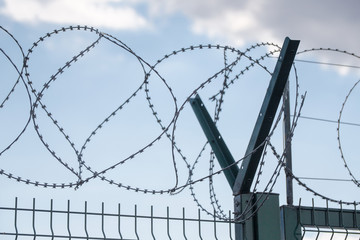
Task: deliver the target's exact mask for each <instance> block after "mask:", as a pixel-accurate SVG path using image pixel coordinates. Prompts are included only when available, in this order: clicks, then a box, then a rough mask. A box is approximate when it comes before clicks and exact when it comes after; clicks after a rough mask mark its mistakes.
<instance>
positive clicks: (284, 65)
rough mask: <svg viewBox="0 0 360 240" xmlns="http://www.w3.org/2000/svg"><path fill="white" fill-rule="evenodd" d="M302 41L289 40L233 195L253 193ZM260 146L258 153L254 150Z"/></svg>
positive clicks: (263, 106) (281, 53)
mask: <svg viewBox="0 0 360 240" xmlns="http://www.w3.org/2000/svg"><path fill="white" fill-rule="evenodd" d="M299 43H300V41H298V40H291V39H290V38H288V37H287V38H285V41H284V44H283V47H282V49H281V52H280V56H279V59H278V61H277V64H276V66H275V70H274V73H273V75H272V78H271V80H270V83H269V87H268V89H267V92H266V95H265V98H264V101H263V104H262V106H261V109H260V113H259V116H258V119H257V121H256V124H255V127H254V130H253V133H252V136H251V138H250V141H249V145H248V148H247V150H246V153H245V156H246V157H245V159H244V160H243V162H242V165H241V167H240V170H239V174H238V175H237V177H236V181H235V184H234V187H233V194H234V195H238V194H244V193H249V192H250V188H251V184H252V182H253V179H254V176H255V173H256V170H257V167H258V165H259V161H260V158H261V155H262V152H263V150H264V146H261V147H259V146H260V145H261V144H262V143H263V142H264V141H265V139H266V137H267V136H268V134H269V132H270V129H271V125H272V123H273V120H274V116H275V114H276V111H277V108H278V105H279V102H280V99H281V96H282V94H283V92H284V88H285V85H286V82H287V79H288V76H289V73H290V70H291V66H292V64H293V61H294V58H295V55H296V51H297V48H298V46H299ZM257 147H259V148H258V149H257V150H256V151H255V152H254V150H255V149H256V148H257Z"/></svg>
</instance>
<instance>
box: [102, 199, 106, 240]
mask: <svg viewBox="0 0 360 240" xmlns="http://www.w3.org/2000/svg"><path fill="white" fill-rule="evenodd" d="M104 208H105V206H104V203H101V231H102V234H103V237H104V239H106V235H105V220H104Z"/></svg>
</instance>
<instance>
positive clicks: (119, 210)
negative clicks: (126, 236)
mask: <svg viewBox="0 0 360 240" xmlns="http://www.w3.org/2000/svg"><path fill="white" fill-rule="evenodd" d="M120 217H121V205H120V203H119V204H118V232H119V236H120V239H123V236H122V234H121V227H120V225H121V224H120Z"/></svg>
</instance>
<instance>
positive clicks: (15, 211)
mask: <svg viewBox="0 0 360 240" xmlns="http://www.w3.org/2000/svg"><path fill="white" fill-rule="evenodd" d="M17 208H18V198H15V210H14V214H15V215H14V225H15V234H16V237H15V240H17V239H18V234H19V231H18V227H17Z"/></svg>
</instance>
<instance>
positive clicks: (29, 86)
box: [0, 26, 360, 221]
mask: <svg viewBox="0 0 360 240" xmlns="http://www.w3.org/2000/svg"><path fill="white" fill-rule="evenodd" d="M0 28H1V30H2V31H3V32H5V33H6V34H7V35H9V36H10V38H11V39H12V40H13V41H14V42H15V43H16V45H17V47H18V48H19V50H20V52H21V54H22V56H23V60H24V61H23V65H22V66H21V67H18V66H17V65H16V64H15V63H14V62H13V60H12V59H11V58H10V57H9V56H8V55H7V53H6V52H5V51H4V50H3V49H1V48H0V51H1V54H2V55H3V56H5V58H6V59H7V61H9V62H10V63H11V65H12V66H13V68H14V69H15V70H16V72H17V73H18V77H17V80H16V81H15V83H14V85H13V87H12V88H11V90H10V92H9V93H8V94H7V96H6V97H5V99H4V100H2V101H1V105H0V109H2V108H4V107H5V106H6V103H7V101H8V100H9V98H10V97H11V95H12V94H13V93H14V92H15V89H16V87H17V86H18V85H19V83H20V82H22V83H23V84H24V86H25V90H26V91H27V95H28V98H29V117H28V120H27V121H26V123H25V125H24V127H23V129H22V130H21V131H20V133H19V134H18V135H17V136H16V137H15V138H14V140H13V141H11V143H10V144H9V145H8V146H6V147H5V148H4V149H3V150H1V152H0V157H1V156H3V154H4V152H6V151H8V150H9V149H10V148H11V147H12V146H13V145H14V143H15V142H17V141H18V140H19V139H20V138H21V136H22V135H23V134H24V133H25V131H26V130H27V129H28V127H29V124H30V122H32V123H33V127H34V129H35V131H36V134H37V135H38V137H39V139H40V141H41V142H42V144H43V146H44V147H45V148H46V149H47V151H48V152H49V153H50V154H51V155H52V156H53V158H54V159H56V160H57V161H58V162H59V163H60V164H61V165H62V166H64V168H66V169H67V170H68V171H69V172H71V173H72V174H73V175H74V176H76V178H77V181H76V182H71V183H68V184H66V183H53V184H49V183H46V182H40V181H37V180H30V179H24V178H22V177H21V176H15V175H14V174H12V173H9V172H7V171H5V170H3V169H1V170H0V174H1V175H5V176H7V177H8V178H10V179H13V180H16V181H18V182H21V183H25V184H31V185H35V186H42V187H52V188H72V187H74V188H75V189H77V188H79V187H81V186H82V185H84V184H85V183H88V182H90V181H91V180H93V179H95V178H99V179H101V180H103V181H105V182H108V183H109V184H112V185H114V186H117V187H119V188H124V189H127V190H132V191H135V192H142V193H150V194H164V193H167V194H177V193H179V192H181V191H182V190H183V189H185V188H187V187H189V189H190V191H191V195H192V196H193V199H194V201H195V202H196V203H197V205H198V206H199V207H200V208H201V209H202V210H203V211H204V212H206V213H207V214H210V215H213V214H214V215H215V216H216V217H217V218H221V219H229V216H226V214H224V211H223V210H222V209H221V206H220V204H219V201H218V199H217V196H216V194H215V192H216V191H215V188H214V185H213V176H215V175H217V174H220V173H222V172H223V171H224V170H226V169H227V168H230V167H231V166H232V165H231V166H228V167H227V168H224V169H220V170H217V171H215V169H214V167H215V164H214V158H215V157H214V154H213V153H212V152H210V156H209V174H208V175H206V176H203V177H201V178H197V179H193V173H194V171H195V168H196V165H197V163H198V162H199V160H200V158H201V156H203V155H204V152H205V151H206V148H207V147H208V143H205V144H204V145H203V148H202V149H201V150H200V152H199V154H198V157H197V158H196V159H195V161H194V163H193V164H192V165H191V164H190V163H189V162H188V160H187V158H186V156H185V155H184V154H183V152H182V151H181V149H180V147H179V146H178V145H177V144H176V141H175V136H176V126H177V122H178V119H179V116H180V115H181V113H182V111H183V110H184V108H185V105H186V104H188V101H189V99H190V98H192V97H194V96H195V95H196V94H197V93H198V91H200V90H201V89H203V88H206V87H207V86H208V85H209V84H210V83H211V82H213V81H219V80H217V79H219V78H220V77H222V78H223V80H222V81H223V84H222V88H221V89H220V90H219V91H218V93H217V94H215V95H213V96H212V97H211V98H210V100H211V101H215V110H214V121H215V123H217V122H218V121H219V120H220V116H221V110H222V105H223V104H224V101H225V97H224V95H225V92H226V91H227V90H228V89H229V88H230V87H231V85H233V84H234V83H236V82H237V81H238V80H239V79H240V78H241V77H242V76H243V75H245V74H246V73H247V71H249V70H250V69H252V68H253V67H255V66H256V67H260V68H261V69H263V70H264V71H266V72H267V73H269V75H271V74H272V73H271V72H270V71H269V70H268V69H267V68H266V66H265V65H263V64H262V61H264V60H265V59H267V58H269V57H271V56H274V54H276V53H278V52H279V51H280V50H281V48H280V47H279V46H278V45H276V44H273V43H268V42H267V43H258V44H255V45H252V46H251V47H249V48H247V49H246V50H245V51H240V50H238V49H235V48H232V47H229V46H222V45H213V44H207V45H201V44H200V45H196V46H190V47H187V48H181V49H179V50H176V51H173V52H171V53H169V54H167V55H165V56H164V57H163V58H161V59H159V60H157V61H156V63H155V64H154V65H151V64H150V63H148V62H147V61H145V60H144V59H143V58H142V57H141V56H139V55H138V54H136V53H135V52H134V51H133V50H132V49H131V48H130V47H129V46H127V45H126V44H125V43H123V42H122V41H121V40H119V39H117V38H116V37H114V36H112V35H110V34H108V33H104V32H101V31H99V30H98V29H96V28H93V27H87V26H69V27H62V28H60V29H57V30H54V31H52V32H49V33H46V34H45V35H44V36H42V37H40V38H39V39H38V40H37V41H35V42H34V43H33V45H32V46H31V47H30V49H29V50H28V52H27V54H25V53H24V51H23V49H22V46H21V45H20V44H19V42H18V41H17V39H16V38H15V37H14V36H13V35H12V34H11V33H10V32H9V31H7V30H6V29H5V28H3V27H1V26H0ZM68 31H87V32H90V33H93V34H95V35H96V36H97V38H96V40H95V41H93V42H92V43H91V44H89V45H88V46H87V47H86V48H84V49H83V50H81V51H80V52H79V53H78V54H76V55H74V56H73V57H72V58H71V59H70V60H69V61H67V62H66V63H65V64H64V65H62V66H61V67H60V68H59V69H58V70H57V71H56V72H55V73H54V74H53V75H51V77H50V79H48V81H47V82H46V83H45V84H44V85H43V87H42V88H41V89H36V87H35V86H34V84H33V81H32V78H31V75H30V70H29V66H30V63H31V56H32V53H33V52H34V51H36V49H37V47H38V46H40V45H41V44H43V43H44V42H45V41H46V40H48V39H49V38H51V37H52V36H54V35H59V34H62V33H64V32H68ZM100 41H108V42H110V43H112V44H114V45H115V46H117V47H120V48H122V49H123V50H125V51H127V52H128V53H130V54H131V55H133V56H134V57H135V58H136V59H137V61H138V63H139V64H140V66H141V68H142V72H143V74H144V80H143V81H142V83H141V84H140V85H139V86H138V88H137V89H136V90H135V91H134V92H133V93H132V94H130V96H128V97H127V99H126V100H125V101H124V102H122V103H121V104H120V105H119V106H118V107H117V108H116V109H115V110H114V111H113V112H112V113H111V114H109V115H108V116H107V117H106V118H105V119H104V120H103V121H102V122H100V123H99V124H98V126H97V127H96V128H95V129H94V130H93V131H92V132H91V134H90V135H89V136H88V137H87V138H86V140H85V142H84V143H83V145H82V146H81V147H80V150H78V148H77V147H76V146H75V143H74V142H73V141H72V139H71V137H70V135H69V134H68V133H67V132H66V131H65V129H64V128H63V127H62V125H61V124H60V123H59V122H58V120H56V118H55V116H54V115H53V114H52V113H51V111H50V110H48V109H47V107H46V105H45V104H44V103H43V101H42V99H43V97H44V96H45V95H46V91H47V90H48V89H49V88H50V87H51V86H52V84H54V82H56V81H57V79H58V78H59V77H60V75H61V74H63V73H64V72H66V71H68V69H70V67H71V66H72V64H74V63H75V62H77V61H80V60H81V59H82V58H83V57H84V56H85V55H86V54H87V53H89V52H90V51H91V50H92V49H94V48H95V47H96V46H97V45H98V44H99V43H100ZM260 47H272V48H275V50H271V51H270V50H269V52H267V53H266V54H264V55H262V56H260V57H258V58H253V57H252V56H251V51H253V50H255V49H257V48H260ZM209 49H215V50H221V51H223V56H224V66H223V67H222V68H221V69H220V70H218V71H215V73H214V74H213V75H212V76H210V77H208V79H207V80H205V81H204V82H202V83H201V84H200V85H199V86H198V87H196V88H195V89H194V90H193V91H192V93H191V94H190V95H189V96H187V97H186V99H185V101H184V102H182V103H178V101H177V98H176V96H175V94H174V92H173V90H172V88H171V87H170V85H169V84H168V82H167V81H166V79H165V78H164V77H162V76H161V74H160V73H159V72H158V70H157V67H158V66H159V65H160V64H161V63H163V62H165V61H166V60H168V59H169V58H171V57H175V56H178V55H181V54H183V53H185V52H195V51H199V50H209ZM313 51H335V52H340V53H343V54H347V55H350V56H353V57H356V58H360V57H359V56H358V55H356V54H354V53H349V52H347V51H342V50H338V49H330V48H313V49H309V50H304V51H302V52H299V53H298V54H302V53H308V52H313ZM229 52H231V53H235V54H236V55H237V57H236V58H235V60H233V61H232V62H231V61H230V62H229V60H228V57H227V53H229ZM242 59H246V60H248V61H249V62H250V64H248V65H247V66H245V67H244V68H243V69H242V70H237V72H236V73H235V75H234V77H232V78H231V76H232V75H230V73H233V71H235V70H234V67H235V66H238V64H239V63H240V61H241V60H242ZM294 72H295V77H296V98H295V108H294V114H293V116H296V117H294V118H293V121H292V124H291V131H290V136H289V139H290V140H289V141H291V138H292V137H293V134H294V131H295V127H296V125H297V120H298V118H299V116H300V112H301V109H302V106H303V104H304V99H305V95H304V96H302V99H301V100H299V96H300V94H299V91H298V89H299V82H298V75H297V70H296V67H295V64H294ZM152 75H154V76H156V77H157V78H159V79H160V80H161V82H162V84H163V85H164V86H165V87H166V89H167V90H168V92H169V93H170V95H171V98H172V101H173V105H174V113H173V116H172V118H171V120H170V121H169V123H168V124H164V123H163V121H162V119H161V117H160V116H159V114H158V112H157V110H156V106H155V103H154V102H153V101H152V98H151V91H150V88H149V78H150V76H152ZM357 83H358V82H357ZM357 83H356V84H355V85H354V86H353V88H352V89H351V90H350V92H349V93H348V95H347V97H346V99H345V101H344V103H343V106H342V109H341V111H340V116H339V121H338V122H339V124H338V141H339V149H340V152H341V158H342V160H343V161H344V164H345V167H346V169H347V170H348V172H349V174H350V176H351V177H352V179H353V182H354V183H355V184H356V185H357V186H360V184H359V182H358V181H357V180H356V178H355V176H354V175H353V174H352V172H351V170H350V168H349V166H348V164H347V163H346V161H345V157H344V154H343V152H342V147H341V141H340V119H341V115H342V111H343V109H344V106H345V103H346V101H347V99H348V97H349V95H350V94H351V92H352V90H353V89H354V88H355V87H356V85H357ZM141 91H144V92H145V95H146V100H147V102H148V107H149V108H150V110H151V112H152V115H153V117H154V118H155V120H156V122H157V124H158V125H159V127H160V129H161V133H160V134H159V135H158V136H157V137H155V138H154V139H153V140H152V141H150V142H149V143H148V144H146V145H145V146H143V147H141V148H140V149H138V150H137V151H136V152H133V153H132V154H130V155H129V156H128V157H125V158H123V159H121V160H118V161H117V162H116V163H115V164H113V165H111V166H108V167H106V168H105V169H103V170H101V171H95V170H93V169H92V168H91V166H90V165H89V164H88V163H87V162H86V161H85V158H84V151H85V150H86V147H87V144H88V143H89V142H91V141H92V139H93V138H94V136H95V135H96V134H97V132H99V131H100V130H101V129H102V128H103V127H104V125H106V124H109V122H110V121H111V120H112V119H113V118H115V116H116V115H117V113H118V112H119V111H121V110H123V109H124V108H125V107H127V104H129V103H130V101H132V100H133V99H134V98H135V97H136V96H137V95H138V94H139V93H140V92H141ZM299 102H300V104H299ZM40 109H42V110H43V111H44V113H45V114H46V115H47V117H48V118H49V119H50V120H51V122H52V123H53V124H54V126H56V128H57V129H58V131H59V132H60V133H61V134H62V135H63V137H64V138H65V139H66V141H67V142H68V144H69V145H70V146H71V148H72V150H73V151H74V153H75V154H76V157H77V162H78V169H74V168H73V167H71V166H70V165H69V164H68V163H67V161H65V160H64V159H62V158H61V157H60V156H58V155H57V154H56V152H55V151H54V150H53V149H52V147H51V146H50V145H49V144H48V143H47V140H46V138H45V137H44V136H43V134H42V129H41V126H40V125H39V123H38V121H37V112H38V111H39V110H40ZM282 113H283V107H282V108H281V111H280V112H279V114H278V117H277V119H276V121H275V124H274V126H273V128H272V130H271V132H270V134H269V135H268V137H267V138H266V140H265V141H264V142H263V143H262V144H260V145H259V146H257V148H256V149H255V150H254V151H253V152H251V153H249V154H253V153H254V152H255V151H257V150H258V149H259V148H260V147H262V146H264V147H265V148H264V152H263V155H262V159H261V161H260V168H259V170H258V173H257V177H256V181H255V186H254V188H253V193H255V192H257V186H258V184H259V183H260V176H261V175H262V168H263V166H264V165H265V159H266V155H267V152H268V150H267V149H268V148H269V147H270V149H271V152H272V154H273V155H274V156H275V157H276V158H277V160H278V164H277V166H276V168H275V170H274V172H273V174H272V176H271V178H270V180H269V181H268V183H267V184H266V187H265V189H264V191H263V193H262V194H261V196H260V197H259V198H257V201H256V203H251V202H252V201H249V204H248V206H246V207H245V210H244V211H243V212H242V213H236V219H235V220H237V221H244V220H246V219H248V218H250V217H252V216H253V214H255V212H256V211H257V210H255V211H254V210H253V206H254V205H256V206H257V209H258V208H260V207H261V206H262V205H263V203H264V202H265V201H266V199H267V196H268V194H270V193H271V192H272V190H273V188H274V186H275V183H276V181H277V179H278V176H279V175H280V171H281V169H282V168H283V169H284V170H285V171H286V172H287V173H288V174H291V175H292V177H293V178H294V179H295V180H296V181H298V182H299V185H300V186H302V187H304V188H305V189H306V190H308V191H311V192H313V193H314V194H315V196H319V197H321V198H323V199H326V200H328V201H333V202H337V203H341V204H355V205H357V204H359V202H344V201H341V200H335V199H331V198H328V197H326V196H324V195H323V194H320V193H318V192H316V191H314V190H312V189H311V188H309V187H308V186H306V185H305V184H304V183H303V182H301V181H300V179H299V178H297V177H296V176H295V175H294V174H293V173H292V172H290V170H288V169H287V168H286V167H285V163H284V161H285V160H284V151H281V152H282V153H281V154H280V153H278V152H279V151H277V150H276V148H275V147H274V145H273V144H272V143H271V137H272V135H273V133H274V131H275V129H276V127H277V126H278V123H279V122H280V120H281V118H282ZM162 138H167V139H168V140H169V141H170V142H171V154H172V164H173V168H174V173H175V185H174V186H173V187H171V188H168V189H145V188H140V187H137V186H130V185H126V184H123V183H120V182H117V181H115V180H113V179H110V178H108V177H107V175H106V174H107V173H109V172H110V171H111V170H113V169H115V168H117V167H119V166H120V165H123V164H124V163H126V162H127V161H130V160H132V159H134V158H136V157H137V156H138V155H140V154H141V153H143V152H145V151H147V150H148V149H149V148H151V147H152V146H154V145H155V144H156V143H157V142H158V141H160V139H162ZM175 153H176V154H178V155H179V156H180V158H181V159H182V161H184V163H185V165H186V166H187V168H188V177H187V181H186V182H185V183H181V182H179V173H178V168H177V160H176V154H175ZM245 157H246V156H244V158H245ZM244 158H241V159H238V160H237V161H235V163H234V164H239V163H240V162H241V161H242V160H243V159H244ZM84 169H85V170H86V171H88V172H90V173H91V176H89V177H84V176H83V172H84ZM205 179H208V180H209V195H210V200H211V204H212V208H213V209H212V210H207V209H206V208H205V207H203V206H202V204H201V203H200V201H199V200H198V198H197V197H196V194H195V191H194V185H195V184H197V183H199V182H202V181H204V180H205ZM253 196H254V195H253ZM252 204H254V205H252Z"/></svg>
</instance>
